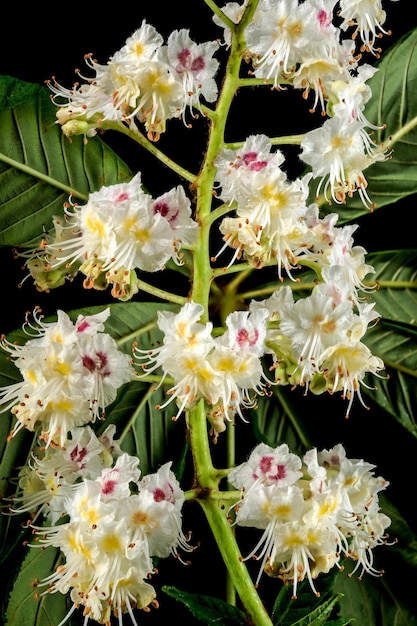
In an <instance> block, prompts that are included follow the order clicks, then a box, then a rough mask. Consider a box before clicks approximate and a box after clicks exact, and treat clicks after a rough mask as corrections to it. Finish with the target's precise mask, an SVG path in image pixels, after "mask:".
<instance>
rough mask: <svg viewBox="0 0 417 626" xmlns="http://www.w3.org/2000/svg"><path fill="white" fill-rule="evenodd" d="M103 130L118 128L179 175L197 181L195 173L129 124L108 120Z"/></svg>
mask: <svg viewBox="0 0 417 626" xmlns="http://www.w3.org/2000/svg"><path fill="white" fill-rule="evenodd" d="M102 128H103V130H116V131H118V132H119V133H122V134H123V135H127V136H128V137H130V139H133V141H135V142H136V143H138V144H139V145H140V146H142V147H143V148H145V149H146V150H147V151H148V152H150V153H151V154H152V155H153V156H154V157H156V158H157V159H158V160H159V161H161V163H164V165H166V166H167V167H169V168H170V169H171V170H173V171H174V172H176V173H177V174H178V175H179V176H181V177H182V178H184V179H185V180H188V181H189V182H190V183H193V182H194V181H195V178H196V177H195V174H192V173H191V172H189V171H188V170H186V169H185V168H183V167H181V165H179V164H178V163H176V162H175V161H173V160H172V159H171V158H170V157H169V156H168V155H166V154H165V152H162V151H161V150H159V149H158V148H157V147H156V146H155V144H154V143H152V141H149V139H147V138H146V137H145V136H144V135H142V133H141V132H139V131H138V130H132V129H131V128H129V127H128V126H125V125H124V124H118V123H117V122H108V121H106V122H105V123H103V125H102Z"/></svg>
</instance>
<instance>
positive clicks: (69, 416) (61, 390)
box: [0, 311, 134, 445]
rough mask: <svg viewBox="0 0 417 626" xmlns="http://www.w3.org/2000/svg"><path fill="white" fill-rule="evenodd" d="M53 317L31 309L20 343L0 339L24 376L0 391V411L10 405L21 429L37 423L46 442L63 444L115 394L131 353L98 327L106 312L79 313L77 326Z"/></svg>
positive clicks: (128, 376) (128, 370) (126, 377)
mask: <svg viewBox="0 0 417 626" xmlns="http://www.w3.org/2000/svg"><path fill="white" fill-rule="evenodd" d="M57 317H58V319H57V322H50V323H46V322H42V321H41V319H40V317H39V314H35V321H36V322H37V323H38V325H39V330H37V329H36V328H35V326H30V332H31V333H34V332H38V336H37V337H35V336H34V335H33V334H32V335H31V336H32V337H33V338H31V339H30V340H29V341H27V342H26V344H25V345H23V346H19V345H16V346H15V345H13V344H10V343H8V342H7V340H6V339H4V340H3V341H2V347H3V349H5V350H6V351H7V352H9V354H10V355H11V357H12V359H13V360H14V363H15V365H16V367H17V368H18V369H19V370H20V373H21V375H22V378H23V380H22V381H21V382H18V383H15V384H13V385H9V386H6V387H3V388H2V389H1V390H0V397H1V400H2V405H3V407H2V411H6V410H9V409H10V410H11V412H12V413H13V414H14V415H15V416H16V418H17V423H16V425H15V426H14V428H13V431H12V433H11V436H14V435H15V434H16V433H17V432H18V431H19V430H20V429H21V428H27V429H29V430H31V431H33V430H35V429H36V428H37V427H41V428H42V431H43V433H42V437H43V438H44V439H45V441H46V445H49V444H51V443H56V444H59V445H64V442H65V441H66V439H67V433H68V431H70V430H73V428H75V427H76V426H81V425H83V424H86V423H88V422H89V421H90V420H91V421H94V420H95V419H97V417H99V416H100V415H101V414H102V411H103V410H104V409H105V407H106V406H108V404H109V403H110V402H112V401H113V400H114V398H115V397H116V392H117V389H118V388H119V387H120V386H121V385H122V384H124V383H126V382H129V381H130V380H132V379H133V376H134V370H133V368H132V365H131V361H130V357H129V356H128V355H126V354H124V353H122V352H120V351H119V350H118V349H117V346H116V343H115V341H114V340H113V339H112V338H111V337H110V336H108V335H106V334H105V333H100V332H98V329H100V328H101V327H102V323H103V321H104V320H105V319H107V317H108V313H107V312H105V313H104V314H101V315H98V316H90V317H89V316H83V317H81V318H80V317H79V318H78V320H77V322H76V325H74V324H72V322H71V320H70V318H69V317H68V315H67V314H66V313H64V312H63V311H58V316H57Z"/></svg>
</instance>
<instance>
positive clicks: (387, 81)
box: [338, 29, 417, 221]
mask: <svg viewBox="0 0 417 626" xmlns="http://www.w3.org/2000/svg"><path fill="white" fill-rule="evenodd" d="M376 67H378V72H376V74H375V75H374V76H373V77H372V78H371V79H370V80H369V81H367V84H368V85H369V86H370V88H371V89H372V95H373V97H372V98H371V100H370V101H369V102H368V104H367V106H366V108H365V116H366V117H367V119H368V120H369V121H370V122H372V123H373V124H376V125H379V126H382V125H386V126H385V127H384V128H382V129H381V130H379V131H375V133H374V135H373V138H374V139H375V141H376V142H377V143H387V142H388V140H389V138H392V141H391V143H390V148H392V149H393V152H392V155H391V157H390V158H389V160H388V161H385V162H379V163H375V164H374V165H372V166H370V167H369V168H368V169H367V170H365V172H364V173H365V176H366V180H367V181H368V189H367V191H368V193H369V196H370V198H371V200H372V201H373V202H375V203H376V205H377V208H379V207H382V206H385V205H388V204H393V203H394V202H397V201H398V200H401V199H402V198H405V197H406V196H409V195H411V194H414V193H417V161H416V159H415V151H416V147H417V99H416V97H415V94H416V90H417V29H414V30H412V31H411V32H409V33H408V34H407V35H405V36H404V37H402V38H401V39H400V40H399V41H398V42H397V43H396V44H395V45H394V46H392V48H390V49H389V50H387V51H386V52H385V53H384V54H383V55H382V58H381V61H380V62H379V63H378V64H377V65H376ZM338 213H339V215H340V221H343V220H352V219H356V218H357V217H358V216H360V215H364V214H366V213H368V210H367V209H366V208H364V206H363V204H362V202H361V200H360V198H359V196H358V195H357V194H355V195H354V197H353V198H351V199H348V201H347V202H346V208H344V207H343V208H340V209H339V208H338Z"/></svg>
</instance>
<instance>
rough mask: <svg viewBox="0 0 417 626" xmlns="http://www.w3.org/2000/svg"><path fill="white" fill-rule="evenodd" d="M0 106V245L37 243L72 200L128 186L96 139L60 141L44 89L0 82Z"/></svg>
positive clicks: (120, 167) (119, 164)
mask: <svg viewBox="0 0 417 626" xmlns="http://www.w3.org/2000/svg"><path fill="white" fill-rule="evenodd" d="M30 95H32V97H29V96H30ZM0 103H3V107H2V109H3V110H2V111H1V112H0V126H1V129H2V132H1V134H0V176H1V187H0V211H1V214H0V215H1V230H0V245H2V246H16V247H19V246H30V245H31V244H33V243H35V242H37V241H38V240H39V239H40V238H41V237H42V234H43V232H44V230H45V229H49V228H50V227H51V226H52V217H53V216H54V215H62V214H63V206H64V203H65V202H67V201H68V197H69V196H70V194H72V195H73V196H74V197H75V198H77V199H80V200H83V201H85V200H86V199H87V197H88V193H89V192H92V191H97V190H98V189H100V187H102V186H103V185H113V184H115V183H117V182H121V181H127V180H130V178H131V172H130V169H129V168H128V167H127V165H126V164H125V163H124V162H123V161H122V160H121V159H120V158H119V157H117V156H116V155H115V153H114V152H113V151H112V150H111V149H110V148H109V147H108V146H106V144H105V143H104V142H103V141H102V140H101V139H100V138H99V137H94V138H92V139H90V140H89V141H88V142H87V143H85V142H84V141H83V138H82V137H74V138H73V139H72V141H69V140H68V139H67V138H66V137H65V136H64V135H63V133H62V131H61V127H60V126H59V125H58V124H56V117H55V114H56V106H55V105H54V104H53V103H52V102H51V100H50V97H49V91H48V89H46V88H44V87H42V88H39V86H37V87H36V88H35V87H33V89H31V87H30V86H29V85H28V83H20V82H19V81H17V80H16V79H12V82H11V79H10V78H9V77H7V76H0ZM12 105H13V108H9V107H10V106H12Z"/></svg>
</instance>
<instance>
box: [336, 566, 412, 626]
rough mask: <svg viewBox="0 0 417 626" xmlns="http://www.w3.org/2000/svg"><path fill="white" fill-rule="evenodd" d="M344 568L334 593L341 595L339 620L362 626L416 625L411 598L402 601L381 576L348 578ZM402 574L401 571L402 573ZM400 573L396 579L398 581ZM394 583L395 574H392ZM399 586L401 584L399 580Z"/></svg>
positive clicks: (396, 572)
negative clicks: (346, 619)
mask: <svg viewBox="0 0 417 626" xmlns="http://www.w3.org/2000/svg"><path fill="white" fill-rule="evenodd" d="M347 569H348V568H346V570H345V571H343V572H340V574H339V576H338V578H337V580H336V583H335V590H337V591H338V592H339V593H342V594H343V596H342V598H341V599H340V614H339V616H340V617H345V618H349V619H352V620H353V623H355V624H358V625H359V624H360V625H362V624H366V626H392V625H393V624H395V626H416V625H417V615H416V613H415V611H414V610H413V606H412V604H413V602H412V598H411V597H408V599H405V598H403V597H400V596H399V595H398V593H397V592H396V591H395V590H394V589H393V587H390V586H389V585H388V583H386V582H385V576H383V577H382V578H375V577H373V576H369V575H365V576H364V578H363V579H362V580H358V579H357V578H355V577H352V578H349V577H348V576H347V575H346V574H347ZM404 574H405V572H404ZM402 576H403V574H401V576H400V578H401V579H402ZM394 577H395V578H396V579H397V581H398V571H397V570H396V571H395V572H394ZM400 584H401V581H400Z"/></svg>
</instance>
